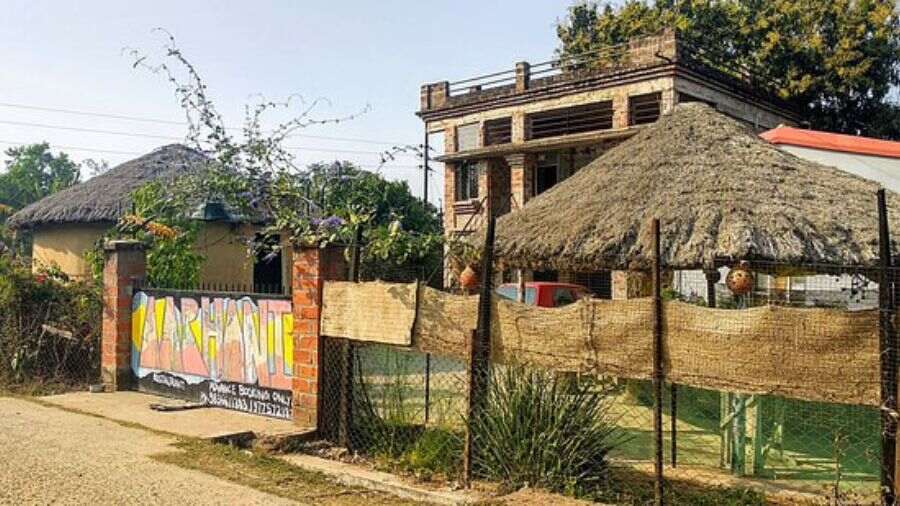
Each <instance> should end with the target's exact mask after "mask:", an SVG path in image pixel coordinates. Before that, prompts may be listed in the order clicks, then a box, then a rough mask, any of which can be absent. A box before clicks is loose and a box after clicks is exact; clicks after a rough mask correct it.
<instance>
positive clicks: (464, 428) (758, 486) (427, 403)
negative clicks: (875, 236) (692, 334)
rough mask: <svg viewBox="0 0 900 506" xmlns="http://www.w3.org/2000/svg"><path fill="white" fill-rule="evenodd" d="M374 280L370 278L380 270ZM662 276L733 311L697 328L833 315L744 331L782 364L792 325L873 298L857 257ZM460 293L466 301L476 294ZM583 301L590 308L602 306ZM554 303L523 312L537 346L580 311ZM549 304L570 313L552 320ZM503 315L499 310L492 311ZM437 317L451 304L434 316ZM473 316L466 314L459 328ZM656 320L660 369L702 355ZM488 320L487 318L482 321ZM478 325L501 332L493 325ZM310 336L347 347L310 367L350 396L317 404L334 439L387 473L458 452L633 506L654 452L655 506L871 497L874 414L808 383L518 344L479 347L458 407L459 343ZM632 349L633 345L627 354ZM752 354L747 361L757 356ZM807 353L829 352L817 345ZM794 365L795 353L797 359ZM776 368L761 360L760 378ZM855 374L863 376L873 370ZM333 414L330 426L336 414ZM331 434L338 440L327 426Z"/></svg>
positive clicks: (511, 472) (877, 468)
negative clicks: (572, 355)
mask: <svg viewBox="0 0 900 506" xmlns="http://www.w3.org/2000/svg"><path fill="white" fill-rule="evenodd" d="M745 268H746V269H748V271H749V272H751V274H752V276H751V277H750V281H749V283H750V285H749V286H746V287H744V288H740V289H735V287H734V286H732V285H731V282H730V281H729V280H730V278H731V276H729V274H730V273H731V271H732V270H740V269H745ZM363 272H366V271H365V270H363ZM892 272H893V271H892ZM413 274H414V273H409V272H402V273H399V274H397V275H392V276H387V279H395V280H398V281H400V282H405V281H408V279H407V278H410V276H412V277H411V278H410V279H418V276H413ZM419 275H421V273H420V274H419ZM504 275H505V276H506V277H510V276H508V275H507V273H498V274H497V276H496V278H497V279H500V278H501V277H502V276H504ZM895 278H896V279H900V270H898V271H897V272H896V273H892V274H891V279H895ZM378 279H382V280H383V279H384V273H382V274H381V275H379V276H378ZM663 279H664V280H665V284H664V290H663V293H662V295H663V298H664V299H667V300H671V301H677V302H678V303H687V304H690V305H694V306H702V307H704V308H705V307H708V306H710V302H711V301H712V302H713V303H714V304H715V307H716V308H717V309H720V310H728V312H730V311H735V313H734V314H733V316H731V317H727V318H726V317H725V315H727V314H728V312H726V313H703V314H704V315H707V316H708V317H709V318H712V319H711V320H709V321H708V322H706V323H703V325H704V326H708V327H709V328H708V329H706V330H708V331H709V332H712V333H713V334H715V333H717V332H718V333H721V334H723V335H728V336H740V334H741V332H742V331H743V330H742V329H743V327H742V325H743V323H742V322H743V317H744V315H747V314H749V313H747V311H752V310H755V309H765V308H770V307H786V308H798V309H803V310H812V311H818V310H827V311H836V312H837V313H821V315H822V316H821V317H822V320H821V322H819V321H818V320H817V319H816V318H815V317H814V316H813V317H809V318H807V319H805V320H803V321H801V320H796V322H795V323H794V324H792V325H796V328H792V327H790V326H787V327H785V326H783V325H774V326H769V327H762V328H763V330H760V328H755V329H752V330H750V332H752V333H753V334H754V335H753V338H754V339H757V340H759V339H762V340H764V341H766V342H770V343H774V344H773V347H772V349H771V351H770V352H769V353H770V355H768V356H767V357H766V359H765V360H766V361H771V362H773V363H778V362H779V361H780V360H783V357H782V356H781V355H780V353H781V349H782V348H784V349H787V348H790V347H793V346H795V342H799V341H797V340H798V339H800V338H802V336H804V335H808V336H818V337H817V339H820V340H822V342H823V343H824V342H825V341H827V340H828V339H830V338H829V337H828V336H829V335H830V334H828V333H827V332H826V329H825V327H826V326H827V325H828V322H827V321H826V320H827V318H828V317H829V315H834V314H862V315H871V314H875V313H873V310H877V308H878V307H879V303H880V302H879V300H880V299H879V290H878V287H879V271H878V270H877V269H872V268H868V269H860V268H854V267H850V266H840V267H835V266H831V267H828V268H825V266H797V265H790V264H787V263H785V264H775V263H757V264H754V265H751V266H749V267H748V266H738V265H736V264H732V265H730V266H724V265H723V266H722V267H720V268H719V269H717V271H716V272H715V275H713V274H712V273H710V272H703V271H680V272H672V273H671V275H669V274H667V275H666V276H663ZM711 280H712V281H711ZM710 290H712V292H711V291H710ZM453 291H454V292H459V289H458V288H454V289H453ZM640 295H644V296H646V295H649V294H640ZM467 299H471V304H473V305H476V304H477V302H476V301H477V300H478V297H477V296H469V297H468V298H467ZM501 299H502V298H501ZM501 299H497V300H501ZM537 303H538V302H536V301H533V302H532V304H537ZM496 304H497V303H495V304H494V305H495V310H496V307H498V306H496ZM504 304H506V303H504ZM438 307H440V304H439V305H438ZM504 307H506V306H504ZM597 307H598V308H600V310H602V308H603V307H604V306H597ZM665 307H670V306H665ZM678 307H686V306H684V305H682V306H678ZM634 308H635V309H634V310H635V311H636V313H635V314H633V315H632V316H633V317H634V318H635V321H637V322H638V323H639V324H641V325H643V326H645V328H646V327H649V326H651V324H652V322H651V321H650V316H651V313H650V312H647V311H646V308H644V306H641V305H636V306H634ZM432 309H433V308H432ZM563 310H564V308H556V309H538V311H546V312H547V314H550V313H551V312H555V314H556V315H557V317H556V318H557V319H555V320H553V322H554V325H556V327H552V326H549V325H548V326H546V327H542V328H541V329H539V330H537V332H543V333H544V335H546V342H545V344H544V346H545V352H546V353H548V354H553V353H555V352H556V350H558V349H559V346H560V345H561V342H560V341H559V338H560V337H562V334H564V333H565V328H566V327H583V326H584V325H585V321H584V313H575V312H572V313H562V312H560V311H563ZM876 312H877V311H876ZM561 314H571V317H570V319H568V320H565V319H563V320H560V319H559V316H558V315H561ZM803 314H807V315H819V314H820V313H803ZM508 316H509V315H507V314H505V313H504V314H503V315H500V316H496V315H495V316H494V318H500V319H503V318H507V317H508ZM371 317H372V318H378V315H372V316H371ZM439 317H441V316H439ZM442 317H444V318H457V317H458V315H456V314H451V313H450V312H447V313H445V314H443V315H442ZM867 318H868V319H865V320H863V321H864V322H868V323H865V325H868V327H867V328H866V329H863V331H864V333H866V335H871V336H877V335H878V332H879V325H878V319H877V318H875V317H872V318H869V317H867ZM516 321H517V322H518V323H517V325H519V326H521V328H520V329H519V330H518V331H517V332H521V331H524V330H523V329H524V327H527V326H529V325H532V323H529V321H527V319H526V318H524V317H520V318H518V319H517V320H516ZM474 323H475V321H474V320H473V321H472V324H473V326H474ZM670 324H671V322H669V323H667V324H666V325H667V326H666V327H665V328H663V329H661V337H662V343H663V354H664V366H663V371H662V372H663V374H666V371H668V370H669V369H670V368H671V367H673V364H674V363H673V362H671V360H673V358H677V357H674V356H670V354H671V353H675V354H678V353H685V352H686V353H688V354H690V353H695V354H696V355H698V356H699V357H702V356H703V355H705V354H707V352H709V351H710V350H708V349H707V348H705V347H707V346H709V343H708V342H701V341H698V342H697V343H696V344H693V345H688V346H687V349H672V348H670V344H669V343H668V341H667V339H668V337H667V333H668V332H671V331H673V329H671V328H669V327H668V326H669V325H670ZM492 325H493V326H500V327H502V325H503V324H502V323H499V322H496V321H495V322H494V323H492ZM729 326H732V328H728V327H729ZM819 326H822V328H821V329H819ZM504 328H505V327H504ZM554 328H555V329H556V330H554ZM498 329H499V330H498ZM507 330H508V329H507ZM530 331H535V329H531V330H530ZM634 331H635V333H634V337H633V339H634V340H641V339H644V337H643V336H645V335H646V332H645V331H644V330H639V329H638V328H634ZM820 331H821V332H822V333H821V335H819V332H820ZM492 332H501V333H503V332H504V330H503V328H499V327H497V328H494V330H493V331H492ZM748 337H749V335H748ZM325 339H326V341H328V342H330V343H332V344H329V346H334V347H336V348H340V347H341V346H347V349H349V352H347V353H348V355H343V354H342V353H331V354H326V362H325V363H324V366H323V367H324V370H325V371H341V370H346V371H348V373H347V374H348V375H349V376H348V379H340V373H337V372H335V374H336V375H337V376H336V378H337V379H334V380H332V381H324V382H323V385H322V388H323V396H324V398H325V399H326V404H327V403H328V402H327V399H332V400H333V399H340V398H341V396H345V397H346V398H348V399H350V401H349V402H348V403H346V405H347V406H349V408H346V410H345V411H341V409H345V408H342V407H341V406H343V404H342V403H341V402H332V403H331V405H332V406H333V409H334V410H335V415H334V416H336V417H337V418H336V419H337V420H339V419H340V417H341V416H347V417H348V420H349V423H348V424H347V429H346V436H345V443H346V445H347V447H349V448H352V451H353V452H355V453H356V454H357V455H360V456H363V457H365V458H369V459H372V460H373V461H375V462H376V463H379V464H381V465H384V466H386V467H388V468H391V469H395V470H401V471H404V472H410V473H413V474H415V475H417V476H419V477H426V478H428V479H430V480H441V481H448V482H457V481H464V479H465V478H466V474H467V473H466V471H467V469H466V466H465V463H466V462H467V461H469V462H470V463H471V469H470V471H471V474H472V477H473V478H474V479H476V480H477V479H483V480H489V481H498V482H511V483H515V484H518V485H521V484H525V483H527V484H531V485H540V486H545V487H547V488H551V489H553V490H557V491H560V492H568V493H575V494H577V495H581V496H586V497H591V498H595V499H599V500H606V501H613V502H617V503H624V504H645V503H647V502H654V500H655V499H654V497H655V493H656V492H655V486H656V483H657V480H656V478H655V477H654V463H655V461H656V456H657V452H658V451H659V454H660V456H661V459H662V462H663V465H664V468H663V476H664V483H665V489H664V492H663V499H664V501H665V502H668V503H673V504H695V503H711V504H718V503H732V504H759V503H762V502H764V501H765V499H764V497H769V498H771V497H775V498H780V499H779V500H781V501H782V502H788V503H792V502H805V501H808V502H822V501H831V502H832V503H837V504H875V503H878V502H880V495H881V491H882V488H881V486H882V485H881V475H882V471H883V470H884V466H885V456H884V455H883V437H882V436H883V430H882V423H883V421H882V419H881V418H882V414H881V413H882V412H883V411H884V410H882V409H879V407H878V406H877V405H873V404H871V403H869V402H863V401H862V400H860V401H841V402H826V401H823V400H821V399H820V398H826V397H827V396H824V395H823V396H819V397H816V396H812V397H810V398H805V396H806V395H805V394H802V393H799V394H797V395H796V396H793V394H792V395H779V394H776V393H774V392H765V391H760V390H759V388H756V387H754V388H749V389H746V388H743V387H739V386H735V387H734V388H728V389H723V388H715V387H713V386H710V385H706V386H703V384H704V381H705V380H704V379H703V378H700V379H699V380H697V381H694V382H693V383H692V384H678V383H677V382H674V381H673V380H672V379H671V378H666V379H665V383H664V385H663V388H662V395H661V397H659V398H657V397H656V396H655V393H654V388H653V382H652V375H651V373H650V367H649V365H647V367H643V369H641V368H639V367H635V368H634V369H633V370H631V372H627V373H626V372H624V371H620V373H617V372H616V371H615V370H604V369H603V368H602V367H600V368H596V367H595V368H594V369H589V370H583V371H576V370H573V369H572V367H571V365H570V364H569V363H567V362H565V360H563V361H560V363H559V364H557V365H553V362H552V361H549V362H548V361H547V360H543V361H542V363H541V364H540V365H535V364H533V363H529V362H528V360H524V358H526V355H521V356H515V355H511V354H510V353H509V352H502V353H501V354H500V355H497V353H498V350H497V349H496V348H495V349H494V352H493V354H492V355H491V357H492V358H491V359H490V361H489V362H487V363H486V364H484V370H483V371H484V375H485V377H486V378H487V381H486V383H485V385H484V386H483V390H484V391H483V392H482V394H481V395H482V401H481V402H480V403H476V405H474V410H473V408H472V407H471V406H472V404H471V397H470V395H471V392H472V386H471V378H472V377H473V374H477V372H478V370H477V367H478V364H477V363H474V362H472V360H471V359H467V358H466V357H471V356H470V355H469V353H470V352H471V348H470V349H469V350H468V351H466V352H465V353H463V354H461V353H460V351H459V350H458V349H457V350H456V351H454V352H452V353H451V352H448V353H446V354H444V353H437V352H431V353H425V352H423V351H422V348H421V347H420V346H419V347H417V346H415V345H414V346H412V347H401V346H391V345H385V344H376V343H367V342H361V341H353V340H343V339H332V338H325ZM473 339H477V337H476V335H475V334H474V333H473V334H472V335H471V336H467V337H466V342H467V343H469V346H471V343H472V340H473ZM344 342H346V343H348V344H346V345H344V344H342V343H344ZM623 342H627V339H626V341H623ZM735 344H738V343H737V342H736V343H735ZM816 344H817V343H816V341H815V339H814V340H813V341H810V345H812V346H813V347H811V348H810V349H809V350H808V351H806V352H804V353H807V354H808V355H809V360H810V362H809V363H810V364H813V365H815V361H816V356H815V354H817V353H820V352H821V350H819V349H818V348H816V347H815V345H816ZM825 344H827V343H825ZM721 345H722V346H725V347H728V346H729V345H728V344H727V343H721ZM454 346H457V347H458V345H454ZM495 346H496V345H495ZM504 346H505V345H504ZM678 346H683V343H682V344H679V345H678ZM692 346H693V347H692ZM741 350H745V348H741V347H740V346H735V347H734V350H728V349H726V350H718V351H717V354H716V356H717V357H722V356H728V353H733V354H734V355H733V357H732V359H733V360H734V364H733V365H734V367H735V368H742V367H745V366H746V364H745V362H746V360H747V359H745V358H743V357H741V356H740V353H742V351H741ZM612 351H613V350H608V351H607V352H612ZM795 351H796V350H795ZM832 351H834V350H832ZM858 352H859V349H857V348H853V349H848V350H847V351H846V354H847V360H848V366H847V367H850V365H849V362H850V361H852V360H855V359H854V356H853V355H854V354H855V353H858ZM529 353H535V352H534V351H533V350H531V351H529ZM345 356H346V357H349V358H347V359H345V358H344V357H345ZM638 356H641V357H643V356H644V355H635V357H636V358H637V357H638ZM754 356H755V357H756V358H754V360H756V359H758V358H759V356H760V355H754ZM833 356H840V350H837V352H836V353H832V355H829V357H833ZM498 358H499V359H498ZM520 359H523V360H521V361H519V360H520ZM822 359H823V360H831V358H828V357H825V356H824V355H823V358H822ZM641 360H643V359H641ZM717 360H718V359H717ZM804 363H805V362H804ZM645 365H646V364H645ZM709 365H710V370H711V371H712V372H710V373H709V374H710V375H713V376H714V375H715V374H716V372H715V371H718V370H721V369H722V368H723V367H724V368H726V369H727V368H728V367H730V366H729V364H728V363H724V364H723V363H721V362H720V363H717V364H712V363H711V364H709ZM802 367H803V364H800V365H798V366H797V368H800V369H802ZM816 367H818V366H816ZM816 367H814V369H815V368H816ZM836 367H838V370H836V373H838V374H839V375H841V374H843V373H842V372H841V371H840V370H839V369H840V367H841V366H840V364H837V365H836ZM742 370H743V369H742ZM778 370H779V369H778V368H777V367H775V368H773V369H772V372H771V374H777V371H778ZM816 370H817V371H818V370H819V369H816ZM848 370H849V369H848ZM635 371H643V372H640V373H638V374H636V373H635ZM810 374H812V376H810V377H803V376H798V377H774V378H769V379H771V380H773V381H774V382H775V383H776V384H779V385H781V386H786V387H790V386H791V385H801V384H802V386H803V388H805V389H807V390H815V389H816V388H817V386H816V384H814V383H813V384H809V382H811V381H812V382H815V381H817V379H816V378H818V377H817V376H815V374H819V373H818V372H814V371H812V370H810ZM869 376H872V377H876V376H877V373H874V375H872V374H870V375H869ZM842 377H843V376H842ZM819 379H821V378H819ZM876 380H877V377H876ZM861 381H862V380H861ZM865 381H869V379H865ZM753 384H755V383H754V382H753V381H749V382H748V383H747V385H753ZM867 385H868V384H867ZM857 386H858V385H857ZM830 388H831V387H830ZM847 388H848V389H852V388H854V387H853V386H852V385H847ZM866 388H868V386H867V387H866ZM788 390H790V389H788ZM807 390H804V391H807ZM776 391H783V389H781V390H779V389H776ZM853 395H856V394H852V395H851V394H848V396H849V397H848V398H855V397H853ZM657 402H658V403H659V405H660V410H659V412H660V416H661V422H662V423H661V429H660V431H659V432H660V434H661V436H662V445H661V448H659V449H658V448H657V446H656V442H655V440H656V435H657V432H656V430H655V426H654V416H655V406H656V404H657ZM572 420H574V421H575V422H576V423H574V424H573V423H572ZM567 421H568V423H567ZM336 423H337V424H338V425H339V421H338V422H336ZM335 437H336V440H338V441H339V440H340V434H336V436H335ZM467 452H469V453H470V454H468V455H467ZM579 452H584V453H579ZM592 458H593V459H594V460H592ZM567 459H568V460H567ZM572 462H577V463H578V464H571V463H572ZM598 462H601V464H597V463H598ZM567 466H569V467H567ZM561 469H564V470H565V472H562V471H560V470H561ZM554 472H559V476H554V474H553V473H554ZM538 475H540V477H538ZM567 480H568V481H567Z"/></svg>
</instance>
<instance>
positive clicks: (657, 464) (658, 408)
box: [653, 218, 664, 506]
mask: <svg viewBox="0 0 900 506" xmlns="http://www.w3.org/2000/svg"><path fill="white" fill-rule="evenodd" d="M659 235H660V234H659V220H658V219H655V218H654V220H653V433H654V443H655V444H654V446H655V449H656V455H655V459H654V471H655V475H656V479H655V486H654V496H655V503H656V504H657V505H660V506H661V505H662V504H663V502H664V501H663V491H664V483H663V428H662V427H663V425H662V394H663V379H664V377H663V342H662V339H663V335H662V322H663V318H662V311H663V304H662V268H661V265H660V264H661V258H660V257H661V253H660V237H659Z"/></svg>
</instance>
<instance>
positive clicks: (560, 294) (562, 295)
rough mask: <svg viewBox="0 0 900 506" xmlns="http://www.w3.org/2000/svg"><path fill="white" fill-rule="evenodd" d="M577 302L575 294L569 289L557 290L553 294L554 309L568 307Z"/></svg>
mask: <svg viewBox="0 0 900 506" xmlns="http://www.w3.org/2000/svg"><path fill="white" fill-rule="evenodd" d="M576 300H577V299H576V298H575V294H574V293H572V290H571V289H569V288H557V289H556V291H554V292H553V307H560V306H566V305H568V304H571V303H573V302H575V301H576Z"/></svg>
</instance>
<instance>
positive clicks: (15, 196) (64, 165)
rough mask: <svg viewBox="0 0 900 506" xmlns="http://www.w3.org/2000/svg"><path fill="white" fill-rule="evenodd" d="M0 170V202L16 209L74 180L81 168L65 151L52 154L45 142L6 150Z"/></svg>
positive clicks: (76, 180)
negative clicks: (3, 165) (3, 164)
mask: <svg viewBox="0 0 900 506" xmlns="http://www.w3.org/2000/svg"><path fill="white" fill-rule="evenodd" d="M6 155H7V156H8V157H9V158H10V159H9V160H8V161H7V162H6V172H4V173H3V174H0V204H2V205H4V206H7V207H8V208H12V209H15V210H19V209H21V208H23V207H25V206H27V205H28V204H31V203H32V202H36V201H38V200H40V199H42V198H44V197H46V196H47V195H50V194H52V193H56V192H58V191H59V190H62V189H64V188H68V187H69V186H72V185H73V184H75V183H77V182H78V180H79V177H80V169H79V166H78V164H77V163H75V162H73V161H72V160H70V159H69V156H68V155H67V154H65V153H60V154H59V155H54V154H52V153H51V152H50V145H49V144H47V143H46V142H44V143H40V144H30V145H27V146H19V147H14V148H10V149H8V150H6Z"/></svg>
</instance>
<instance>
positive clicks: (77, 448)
mask: <svg viewBox="0 0 900 506" xmlns="http://www.w3.org/2000/svg"><path fill="white" fill-rule="evenodd" d="M216 446H217V445H211V444H209V443H202V442H200V441H199V440H178V439H177V438H176V437H174V436H169V435H166V434H164V433H159V432H152V431H148V430H146V429H142V428H139V427H136V426H129V425H128V424H122V423H117V422H114V421H111V420H107V419H103V418H99V417H96V416H88V415H85V414H79V413H74V412H71V411H67V410H63V409H59V408H55V407H50V406H48V405H42V404H38V403H36V402H33V401H29V400H26V399H19V398H9V397H0V447H2V448H3V449H4V452H3V453H4V455H5V458H3V459H0V504H17V505H18V504H51V503H53V504H92V503H93V504H102V503H106V504H139V503H140V504H146V503H154V504H160V505H166V504H265V505H267V506H268V505H276V504H315V505H317V506H320V505H326V504H350V505H355V504H366V505H367V506H376V505H387V504H409V503H405V502H403V501H399V500H396V499H395V498H393V497H391V496H387V495H385V494H378V493H372V492H369V491H364V490H359V489H353V488H348V487H341V486H338V485H335V484H333V483H331V482H329V481H328V480H326V479H324V478H323V477H321V476H318V475H309V474H308V473H307V474H304V473H303V472H290V473H287V472H286V470H281V471H282V472H281V474H280V475H279V476H276V478H275V480H276V481H277V482H278V483H271V482H270V478H269V476H271V475H270V474H268V473H264V472H261V471H262V470H263V469H265V468H266V467H270V466H271V464H270V463H268V462H266V461H265V459H264V458H262V457H260V458H257V457H256V456H254V455H251V454H246V453H241V452H239V451H237V450H230V451H233V452H238V453H237V454H236V455H230V454H228V453H227V451H228V450H223V451H221V452H220V451H219V450H217V449H215V448H214V447H216ZM287 474H289V476H288V477H286V475H287ZM244 478H247V479H244Z"/></svg>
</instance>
